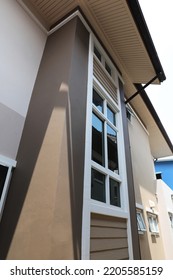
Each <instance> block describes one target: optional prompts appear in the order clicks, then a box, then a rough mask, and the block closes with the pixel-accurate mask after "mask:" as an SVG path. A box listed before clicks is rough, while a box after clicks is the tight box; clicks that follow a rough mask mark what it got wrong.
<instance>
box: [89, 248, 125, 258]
mask: <svg viewBox="0 0 173 280" xmlns="http://www.w3.org/2000/svg"><path fill="white" fill-rule="evenodd" d="M128 258H129V256H128V249H119V250H110V251H102V252H95V253H91V260H127V259H128Z"/></svg>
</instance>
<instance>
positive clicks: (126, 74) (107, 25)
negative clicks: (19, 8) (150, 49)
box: [18, 0, 172, 158]
mask: <svg viewBox="0 0 173 280" xmlns="http://www.w3.org/2000/svg"><path fill="white" fill-rule="evenodd" d="M18 2H19V3H20V4H22V5H23V4H24V6H25V8H27V9H28V10H29V11H30V12H31V13H32V14H33V15H34V16H35V17H36V18H37V20H38V21H39V22H40V23H41V24H42V26H43V27H44V28H46V29H47V31H49V30H50V29H51V28H52V27H54V26H56V24H58V23H59V22H60V21H61V20H62V19H63V18H64V17H66V16H67V15H68V14H70V13H71V12H72V11H73V10H74V9H76V8H77V7H80V9H81V10H82V12H83V13H84V15H85V17H86V19H87V20H88V21H89V23H90V25H91V26H92V28H93V29H94V30H95V32H96V33H97V35H98V36H99V38H100V40H101V41H102V42H103V44H104V45H105V47H106V48H107V50H108V51H109V53H110V55H111V56H112V58H113V59H114V61H115V63H116V64H117V66H118V67H119V69H120V71H121V72H122V77H123V80H124V83H125V93H126V97H127V98H129V97H130V96H131V95H132V94H133V93H135V92H136V88H135V87H134V85H133V83H140V84H146V83H147V82H148V81H149V80H151V79H152V78H153V77H154V76H155V75H156V73H155V70H154V67H153V65H152V63H151V60H150V58H149V55H148V53H147V51H146V48H145V46H144V43H143V41H142V39H141V37H140V34H139V32H138V29H137V27H136V25H135V23H134V20H133V17H132V15H131V12H130V10H129V8H128V5H127V3H126V1H125V0H106V1H105V0H99V1H98V0H63V1H62V0H18ZM155 83H158V80H157V81H155ZM131 104H132V106H133V108H135V111H136V112H137V114H138V116H139V117H140V119H141V120H142V122H143V123H144V125H145V126H146V128H147V130H148V131H149V139H150V144H151V150H152V155H153V156H154V157H156V158H158V157H162V156H166V155H170V154H172V153H171V150H170V148H169V146H168V145H167V143H166V141H165V139H164V137H163V135H162V133H161V131H160V129H159V128H158V126H157V124H156V123H155V121H154V119H153V117H152V115H151V113H150V112H149V110H148V109H147V107H146V105H145V104H144V102H143V100H142V99H141V97H140V96H138V97H136V98H135V99H134V100H133V101H132V103H131ZM161 147H162V148H161Z"/></svg>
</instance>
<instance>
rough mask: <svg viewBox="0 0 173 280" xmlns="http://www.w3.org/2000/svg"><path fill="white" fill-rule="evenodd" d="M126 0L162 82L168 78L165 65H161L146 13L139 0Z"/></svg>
mask: <svg viewBox="0 0 173 280" xmlns="http://www.w3.org/2000/svg"><path fill="white" fill-rule="evenodd" d="M126 2H127V5H128V7H129V9H130V12H131V14H132V16H133V19H134V21H135V24H136V27H137V28H138V31H139V33H140V36H141V38H142V40H143V43H144V45H145V47H146V50H147V52H148V55H149V57H150V59H151V62H152V64H153V67H154V69H155V71H156V74H157V76H158V79H159V81H160V82H163V81H164V80H166V76H165V73H164V70H163V67H162V65H161V62H160V60H159V57H158V54H157V51H156V48H155V46H154V43H153V40H152V37H151V35H150V32H149V29H148V26H147V24H146V21H145V18H144V15H143V13H142V10H141V7H140V4H139V1H138V0H130V1H128V0H126Z"/></svg>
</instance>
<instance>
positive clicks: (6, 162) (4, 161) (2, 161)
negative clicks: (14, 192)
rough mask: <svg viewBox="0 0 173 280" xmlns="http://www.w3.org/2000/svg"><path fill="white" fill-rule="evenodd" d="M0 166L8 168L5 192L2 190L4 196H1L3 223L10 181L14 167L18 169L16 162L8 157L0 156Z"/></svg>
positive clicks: (0, 209) (0, 211)
mask: <svg viewBox="0 0 173 280" xmlns="http://www.w3.org/2000/svg"><path fill="white" fill-rule="evenodd" d="M0 165H2V166H5V167H7V168H8V171H7V175H6V179H5V182H4V186H3V190H2V194H1V199H0V221H1V218H2V214H3V210H4V206H5V201H6V198H7V194H8V189H9V184H10V179H11V175H12V169H13V168H14V167H16V161H15V160H13V159H10V158H8V157H5V156H2V155H0Z"/></svg>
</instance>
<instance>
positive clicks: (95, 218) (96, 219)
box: [91, 214, 127, 229]
mask: <svg viewBox="0 0 173 280" xmlns="http://www.w3.org/2000/svg"><path fill="white" fill-rule="evenodd" d="M91 225H92V226H104V227H112V228H125V229H126V228H127V223H126V220H125V219H121V218H113V217H110V216H105V217H104V219H103V216H101V215H99V214H92V219H91Z"/></svg>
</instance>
